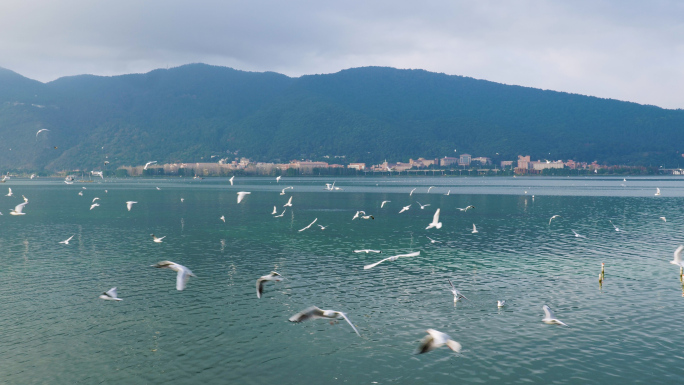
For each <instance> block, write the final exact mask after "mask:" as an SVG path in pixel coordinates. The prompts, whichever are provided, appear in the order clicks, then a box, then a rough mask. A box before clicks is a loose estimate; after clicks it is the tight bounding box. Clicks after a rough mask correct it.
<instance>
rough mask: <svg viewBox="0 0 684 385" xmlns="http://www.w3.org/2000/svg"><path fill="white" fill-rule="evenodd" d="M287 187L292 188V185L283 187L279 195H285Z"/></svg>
mask: <svg viewBox="0 0 684 385" xmlns="http://www.w3.org/2000/svg"><path fill="white" fill-rule="evenodd" d="M287 189H294V187H292V186H288V187H285V188H284V189H283V191H281V192H280V195H285V190H287Z"/></svg>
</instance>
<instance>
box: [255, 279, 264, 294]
mask: <svg viewBox="0 0 684 385" xmlns="http://www.w3.org/2000/svg"><path fill="white" fill-rule="evenodd" d="M264 281H265V280H264V279H263V278H259V279H257V281H256V291H257V298H261V293H263V292H264Z"/></svg>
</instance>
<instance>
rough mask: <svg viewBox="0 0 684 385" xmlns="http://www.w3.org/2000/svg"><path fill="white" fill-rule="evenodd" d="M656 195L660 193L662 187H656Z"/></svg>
mask: <svg viewBox="0 0 684 385" xmlns="http://www.w3.org/2000/svg"><path fill="white" fill-rule="evenodd" d="M655 195H660V189H659V188H657V187H656V193H655Z"/></svg>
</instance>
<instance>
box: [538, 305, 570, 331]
mask: <svg viewBox="0 0 684 385" xmlns="http://www.w3.org/2000/svg"><path fill="white" fill-rule="evenodd" d="M542 309H544V318H542V322H544V323H547V324H556V325H563V326H568V325H566V324H564V323H563V322H561V321H559V320H558V319H557V318H555V317H554V316H553V312H552V311H551V309H550V308H549V307H548V306H546V305H544V306H542Z"/></svg>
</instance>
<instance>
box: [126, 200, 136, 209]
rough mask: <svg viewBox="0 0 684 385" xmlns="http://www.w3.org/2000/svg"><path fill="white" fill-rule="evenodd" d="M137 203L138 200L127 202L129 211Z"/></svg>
mask: <svg viewBox="0 0 684 385" xmlns="http://www.w3.org/2000/svg"><path fill="white" fill-rule="evenodd" d="M136 203H138V202H134V201H128V202H126V208H127V209H128V211H131V208H133V205H134V204H136Z"/></svg>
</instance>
